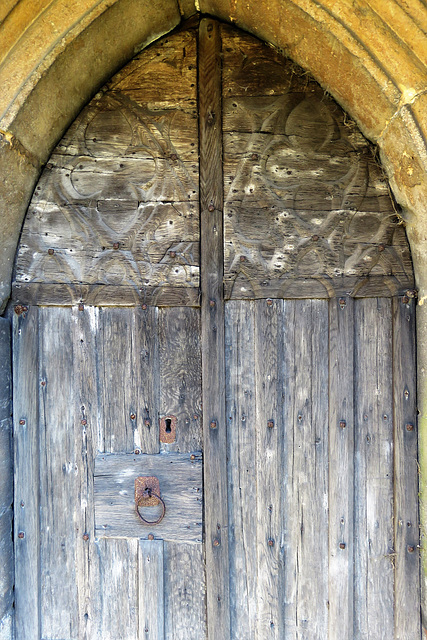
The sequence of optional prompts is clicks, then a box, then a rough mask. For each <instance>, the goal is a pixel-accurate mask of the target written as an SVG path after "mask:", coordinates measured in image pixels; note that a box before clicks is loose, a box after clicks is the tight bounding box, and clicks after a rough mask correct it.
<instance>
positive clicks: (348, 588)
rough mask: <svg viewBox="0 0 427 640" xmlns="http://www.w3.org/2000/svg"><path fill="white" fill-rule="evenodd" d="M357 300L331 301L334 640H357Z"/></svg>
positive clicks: (331, 638)
mask: <svg viewBox="0 0 427 640" xmlns="http://www.w3.org/2000/svg"><path fill="white" fill-rule="evenodd" d="M353 341H354V302H353V300H351V299H350V298H341V299H339V300H337V299H332V300H331V301H330V303H329V367H330V369H329V635H328V639H329V640H353V638H354V636H353V553H354V545H353V510H354V496H353V482H354V464H353V460H354V419H353V411H354V407H353V404H354V403H353V371H354V349H353Z"/></svg>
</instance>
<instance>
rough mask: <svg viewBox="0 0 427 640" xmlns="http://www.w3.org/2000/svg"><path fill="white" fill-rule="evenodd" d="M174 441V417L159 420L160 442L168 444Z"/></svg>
mask: <svg viewBox="0 0 427 640" xmlns="http://www.w3.org/2000/svg"><path fill="white" fill-rule="evenodd" d="M175 440H176V416H170V415H169V416H165V417H164V418H161V420H160V442H165V443H167V444H170V443H171V442H175Z"/></svg>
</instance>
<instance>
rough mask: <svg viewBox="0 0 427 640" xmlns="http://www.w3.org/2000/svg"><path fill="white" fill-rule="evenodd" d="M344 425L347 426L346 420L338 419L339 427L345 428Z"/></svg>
mask: <svg viewBox="0 0 427 640" xmlns="http://www.w3.org/2000/svg"><path fill="white" fill-rule="evenodd" d="M346 426H347V423H346V421H345V420H340V428H341V429H345V428H346Z"/></svg>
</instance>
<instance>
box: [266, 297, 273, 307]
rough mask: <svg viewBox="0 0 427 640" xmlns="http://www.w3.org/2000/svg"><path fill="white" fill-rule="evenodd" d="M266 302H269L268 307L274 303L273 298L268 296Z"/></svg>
mask: <svg viewBox="0 0 427 640" xmlns="http://www.w3.org/2000/svg"><path fill="white" fill-rule="evenodd" d="M266 303H267V307H271V306H272V304H273V300H272V299H271V298H267V300H266Z"/></svg>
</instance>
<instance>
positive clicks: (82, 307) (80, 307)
mask: <svg viewBox="0 0 427 640" xmlns="http://www.w3.org/2000/svg"><path fill="white" fill-rule="evenodd" d="M84 308H85V306H84V304H83V303H82V302H80V303H79V311H84Z"/></svg>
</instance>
